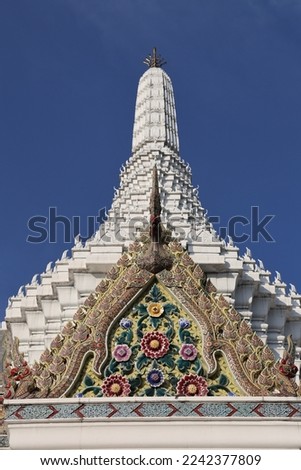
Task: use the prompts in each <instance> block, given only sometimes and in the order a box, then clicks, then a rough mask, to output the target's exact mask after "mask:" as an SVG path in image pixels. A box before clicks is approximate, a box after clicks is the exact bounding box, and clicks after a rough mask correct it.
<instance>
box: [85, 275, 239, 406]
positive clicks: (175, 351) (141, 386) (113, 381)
mask: <svg viewBox="0 0 301 470" xmlns="http://www.w3.org/2000/svg"><path fill="white" fill-rule="evenodd" d="M202 343H203V339H202V333H201V330H200V327H199V325H198V323H197V322H196V321H195V320H194V319H193V318H192V317H191V316H189V315H188V314H187V313H186V311H185V310H184V309H183V308H181V307H180V306H179V305H178V304H177V302H176V301H175V300H174V299H173V298H172V296H171V295H170V294H169V293H168V291H167V290H166V289H165V288H164V287H163V286H160V285H159V284H158V283H154V284H153V286H152V287H151V288H150V289H149V291H148V292H147V294H146V295H144V297H143V298H142V299H141V300H140V301H138V302H137V304H136V305H134V306H133V307H132V308H131V309H130V311H128V312H126V315H125V316H123V317H122V318H119V319H118V320H117V321H116V322H115V323H114V325H113V326H112V328H111V330H110V332H109V335H108V344H107V357H106V359H105V361H104V362H103V364H102V366H101V369H100V371H94V370H93V369H92V360H90V361H89V363H88V364H87V365H86V368H85V374H84V377H83V381H82V384H81V385H80V387H79V388H78V390H77V391H76V395H79V396H98V397H100V396H105V397H122V396H134V395H135V396H175V395H179V396H205V395H209V396H212V395H234V394H236V391H237V385H236V384H235V382H234V379H233V377H231V373H230V371H228V370H227V365H226V362H225V361H224V360H222V359H223V358H222V357H221V358H220V361H217V367H216V371H215V373H214V374H213V375H211V376H210V377H208V376H207V374H206V364H205V363H204V361H203V359H202Z"/></svg>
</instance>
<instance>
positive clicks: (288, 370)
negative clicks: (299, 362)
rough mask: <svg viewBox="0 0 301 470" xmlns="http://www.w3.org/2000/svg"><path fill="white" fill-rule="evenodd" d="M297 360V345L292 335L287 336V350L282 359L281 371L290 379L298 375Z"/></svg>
mask: <svg viewBox="0 0 301 470" xmlns="http://www.w3.org/2000/svg"><path fill="white" fill-rule="evenodd" d="M294 362H295V345H294V343H293V339H292V335H290V336H288V337H287V350H285V351H284V353H283V358H282V359H281V361H280V365H279V371H280V372H281V374H283V375H285V376H286V377H288V378H289V379H293V378H294V377H296V375H297V372H298V367H297V366H296V365H295V364H294Z"/></svg>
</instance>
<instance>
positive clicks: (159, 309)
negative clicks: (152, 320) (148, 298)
mask: <svg viewBox="0 0 301 470" xmlns="http://www.w3.org/2000/svg"><path fill="white" fill-rule="evenodd" d="M147 311H148V313H149V315H150V316H151V317H161V315H162V313H163V312H164V307H163V305H161V304H158V303H151V304H149V305H148V307H147Z"/></svg>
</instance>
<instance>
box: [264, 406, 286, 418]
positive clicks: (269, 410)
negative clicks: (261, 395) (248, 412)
mask: <svg viewBox="0 0 301 470" xmlns="http://www.w3.org/2000/svg"><path fill="white" fill-rule="evenodd" d="M292 411H293V410H292V408H291V407H290V406H289V405H287V404H286V403H263V404H262V405H260V407H258V412H259V413H260V414H262V415H263V416H264V417H266V418H269V417H271V418H274V417H281V418H287V417H288V416H289V415H290V414H291V413H292Z"/></svg>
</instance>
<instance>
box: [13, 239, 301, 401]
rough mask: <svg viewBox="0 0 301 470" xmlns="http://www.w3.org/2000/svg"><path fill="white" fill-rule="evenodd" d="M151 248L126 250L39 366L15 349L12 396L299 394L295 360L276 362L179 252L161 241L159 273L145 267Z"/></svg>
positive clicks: (135, 246)
mask: <svg viewBox="0 0 301 470" xmlns="http://www.w3.org/2000/svg"><path fill="white" fill-rule="evenodd" d="M149 246H150V243H149V240H148V239H147V238H146V239H145V240H142V241H137V242H135V243H133V244H132V245H131V246H130V248H129V250H128V252H126V253H124V254H123V256H122V257H121V258H120V260H119V261H118V263H117V264H116V266H114V267H113V268H112V269H111V271H110V273H109V275H108V277H107V278H106V279H105V280H102V281H101V282H100V284H99V285H98V287H97V288H96V290H95V292H94V293H93V294H91V295H90V296H89V298H88V299H87V301H86V302H85V304H84V305H83V306H82V307H80V308H79V309H78V311H77V313H76V314H75V316H74V318H73V321H72V322H69V323H68V324H67V325H66V326H65V327H64V328H63V330H62V332H61V334H59V335H58V336H57V337H56V338H55V339H54V340H53V341H52V344H51V347H50V349H49V350H46V351H45V352H44V353H43V354H42V356H41V358H40V361H39V362H38V363H36V364H35V365H34V366H33V368H31V369H30V368H29V367H28V366H27V364H26V363H24V362H22V359H20V357H18V354H17V352H16V348H15V351H14V358H12V363H11V365H10V366H8V368H7V370H6V382H7V397H9V398H38V397H40V398H46V397H63V396H65V397H70V396H75V395H84V396H99V397H101V396H144V395H146V396H163V395H168V396H175V395H180V396H182V395H183V396H195V395H198V396H202V395H238V396H267V395H283V396H296V395H298V387H297V385H296V383H295V381H294V380H293V378H292V376H293V375H294V374H293V373H292V372H293V367H294V366H293V363H292V359H291V358H290V357H289V358H288V360H287V361H286V363H285V364H284V363H283V364H279V363H276V362H275V358H274V356H273V353H272V351H271V350H270V349H269V347H268V346H266V345H264V343H263V342H262V340H261V339H260V338H259V337H258V336H257V334H256V333H254V332H253V331H252V329H251V327H250V326H249V325H248V324H247V322H246V321H245V320H244V319H242V318H241V316H240V315H239V314H238V313H237V312H236V311H235V309H234V308H233V306H231V305H230V304H229V303H228V302H227V301H226V300H225V298H224V297H223V296H221V295H217V293H216V291H215V288H214V287H213V285H212V284H211V283H210V281H207V280H206V277H205V275H204V273H203V271H202V270H201V268H200V266H199V265H197V264H195V263H194V262H193V261H192V259H191V258H190V257H189V255H188V254H187V252H186V251H185V250H184V249H183V248H182V246H181V245H180V244H179V243H177V242H176V241H171V242H169V243H167V244H166V245H164V253H165V255H166V256H168V257H169V259H171V260H172V267H171V269H170V270H166V269H165V270H162V271H161V272H158V273H157V274H152V273H150V272H148V271H147V270H145V269H142V268H141V267H139V266H141V264H143V263H141V259H142V258H143V256H146V254H147V253H148V251H149ZM14 361H15V362H14Z"/></svg>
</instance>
